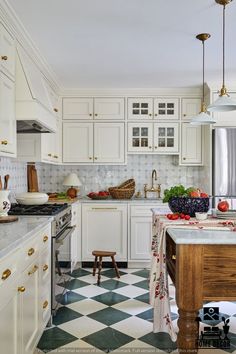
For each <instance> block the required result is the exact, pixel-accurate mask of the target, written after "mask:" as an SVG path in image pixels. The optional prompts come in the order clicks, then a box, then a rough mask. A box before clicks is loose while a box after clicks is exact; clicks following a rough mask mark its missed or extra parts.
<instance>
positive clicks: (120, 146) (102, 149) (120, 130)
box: [63, 122, 125, 163]
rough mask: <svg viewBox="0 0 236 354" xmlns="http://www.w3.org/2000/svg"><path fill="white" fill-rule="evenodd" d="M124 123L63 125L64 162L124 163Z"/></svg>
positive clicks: (69, 123) (66, 123)
mask: <svg viewBox="0 0 236 354" xmlns="http://www.w3.org/2000/svg"><path fill="white" fill-rule="evenodd" d="M124 146H125V141H124V123H90V122H87V123H84V122H83V123H80V122H64V123H63V162H68V163H124V162H125V148H124Z"/></svg>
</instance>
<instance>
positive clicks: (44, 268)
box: [43, 264, 48, 272]
mask: <svg viewBox="0 0 236 354" xmlns="http://www.w3.org/2000/svg"><path fill="white" fill-rule="evenodd" d="M46 270H48V265H47V264H44V266H43V271H44V272H46Z"/></svg>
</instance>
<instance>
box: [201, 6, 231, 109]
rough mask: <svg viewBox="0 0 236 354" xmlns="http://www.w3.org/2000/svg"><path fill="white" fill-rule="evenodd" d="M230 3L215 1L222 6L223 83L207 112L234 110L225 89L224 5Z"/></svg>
mask: <svg viewBox="0 0 236 354" xmlns="http://www.w3.org/2000/svg"><path fill="white" fill-rule="evenodd" d="M232 1H233V0H215V2H216V3H217V4H219V5H222V6H223V81H222V87H221V90H220V94H219V98H217V100H216V101H215V102H213V103H212V104H211V105H210V106H209V107H208V108H207V110H208V111H209V112H228V111H234V110H236V102H235V101H234V100H232V99H231V98H230V96H229V94H228V93H227V89H226V87H225V9H226V5H228V4H229V3H231V2H232Z"/></svg>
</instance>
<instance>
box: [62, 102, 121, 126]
mask: <svg viewBox="0 0 236 354" xmlns="http://www.w3.org/2000/svg"><path fill="white" fill-rule="evenodd" d="M124 118H125V110H124V98H111V97H108V98H102V97H101V98H100V97H99V98H88V97H77V98H64V99H63V119H71V120H81V119H100V120H121V119H124Z"/></svg>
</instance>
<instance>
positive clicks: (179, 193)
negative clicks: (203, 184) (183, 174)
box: [163, 184, 196, 203]
mask: <svg viewBox="0 0 236 354" xmlns="http://www.w3.org/2000/svg"><path fill="white" fill-rule="evenodd" d="M194 190H196V188H194V187H189V188H187V189H185V187H184V186H183V185H182V184H180V185H178V186H174V187H171V188H170V189H165V190H164V198H163V203H168V202H169V200H170V199H171V198H173V197H188V196H189V194H190V193H191V192H192V191H194Z"/></svg>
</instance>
